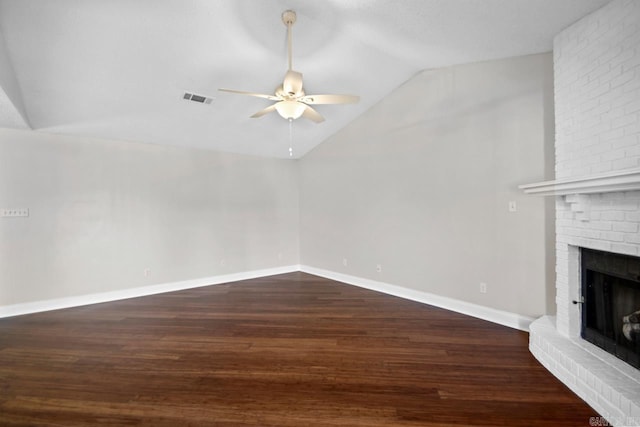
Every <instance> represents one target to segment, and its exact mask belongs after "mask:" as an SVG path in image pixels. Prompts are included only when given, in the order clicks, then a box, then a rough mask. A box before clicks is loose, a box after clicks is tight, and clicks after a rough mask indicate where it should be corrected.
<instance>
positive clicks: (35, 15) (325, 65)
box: [0, 0, 609, 158]
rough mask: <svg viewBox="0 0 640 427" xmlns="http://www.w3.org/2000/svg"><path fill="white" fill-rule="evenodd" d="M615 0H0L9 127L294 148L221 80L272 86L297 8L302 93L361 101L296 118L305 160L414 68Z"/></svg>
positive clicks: (242, 147) (548, 43) (535, 36)
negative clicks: (287, 22) (319, 118)
mask: <svg viewBox="0 0 640 427" xmlns="http://www.w3.org/2000/svg"><path fill="white" fill-rule="evenodd" d="M608 1H609V0H402V1H398V0H379V1H373V0H325V1H310V0H306V1H303V0H288V1H285V0H215V1H211V0H0V35H1V36H2V37H1V38H2V39H1V40H0V89H1V90H0V127H10V128H31V129H34V130H37V131H41V132H51V133H60V134H69V135H81V136H91V137H102V138H110V139H118V140H129V141H138V142H147V143H154V144H165V145H172V146H183V147H196V148H203V149H212V150H221V151H228V152H236V153H244V154H254V155H260V156H269V157H282V158H285V157H288V154H289V153H288V147H289V124H288V123H287V121H286V120H284V119H282V118H281V117H279V116H278V115H277V114H275V113H273V114H270V115H267V116H264V117H262V118H259V119H251V118H249V116H250V115H252V114H253V113H255V112H257V111H259V110H261V109H263V108H265V107H266V106H267V105H269V101H267V100H264V99H259V98H250V97H244V96H240V95H234V94H229V93H223V92H218V91H217V89H218V88H221V87H225V88H233V89H240V90H247V91H254V92H261V93H272V92H273V91H274V89H275V88H276V86H278V84H280V83H281V82H282V79H283V76H284V73H285V71H286V68H287V61H286V27H285V26H284V25H283V23H282V21H281V19H280V15H281V13H282V12H283V11H284V10H286V9H293V10H295V11H296V12H297V15H298V20H297V23H296V24H295V25H294V27H293V53H294V58H293V68H294V69H296V70H298V71H300V72H302V73H303V74H304V84H305V90H306V91H307V93H347V94H355V95H360V97H361V101H360V103H359V104H356V105H343V106H325V105H320V106H317V108H316V109H317V110H318V111H319V112H320V113H321V114H323V115H324V116H325V118H326V121H325V122H323V123H321V124H314V123H312V122H309V121H307V120H304V119H298V120H296V121H295V122H294V123H293V135H292V136H293V146H294V154H295V157H301V156H303V155H304V154H305V153H307V152H308V151H309V150H311V149H312V148H313V147H314V146H316V145H317V144H319V143H321V142H322V141H323V140H325V139H326V138H328V137H329V136H331V135H332V134H334V133H335V132H337V131H338V130H339V129H340V128H342V127H344V126H345V125H346V124H347V123H349V122H350V121H352V120H354V119H355V118H356V117H357V116H358V115H360V114H362V113H363V112H364V111H365V110H367V109H368V108H370V107H371V106H373V105H374V104H375V103H376V102H378V101H379V100H380V99H381V98H383V97H384V96H385V95H387V94H388V93H390V92H391V91H392V90H393V89H394V88H396V87H398V86H399V85H400V84H402V83H403V82H404V81H406V80H407V79H409V78H410V77H412V76H413V75H414V74H416V73H417V72H418V71H420V70H423V69H426V68H437V67H444V66H449V65H454V64H460V63H468V62H475V61H482V60H489V59H497V58H504V57H510V56H519V55H526V54H532V53H540V52H547V51H550V50H551V49H552V40H553V37H554V36H555V35H556V34H557V33H558V32H560V31H561V30H562V29H563V28H565V27H567V26H568V25H570V24H571V23H573V22H575V21H576V20H578V19H580V18H581V17H583V16H585V15H586V14H588V13H589V12H591V11H593V10H595V9H597V8H599V7H601V6H603V5H604V4H606V3H608ZM184 92H192V93H196V94H201V95H206V96H210V97H213V98H214V100H213V102H212V103H211V104H209V105H206V104H200V103H197V102H192V101H186V100H183V94H184ZM428 96H429V94H428V93H421V94H416V100H417V101H418V100H419V98H420V97H428Z"/></svg>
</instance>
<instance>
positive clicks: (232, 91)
mask: <svg viewBox="0 0 640 427" xmlns="http://www.w3.org/2000/svg"><path fill="white" fill-rule="evenodd" d="M218 90H219V91H221V92H229V93H237V94H240V95H248V96H255V97H256V98H264V99H269V100H271V101H282V100H281V99H280V98H279V97H277V96H274V95H265V94H264V93H254V92H245V91H242V90H233V89H218Z"/></svg>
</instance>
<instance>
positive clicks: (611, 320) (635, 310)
mask: <svg viewBox="0 0 640 427" xmlns="http://www.w3.org/2000/svg"><path fill="white" fill-rule="evenodd" d="M581 255H582V256H581V258H582V298H583V307H582V338H584V339H585V340H587V341H589V342H591V343H593V344H595V345H597V346H598V347H601V348H603V349H604V350H606V351H608V352H609V353H611V354H613V355H615V356H616V357H618V358H620V359H622V360H624V361H625V362H627V363H629V364H630V365H632V366H635V367H636V368H640V258H636V257H632V256H627V255H619V254H614V253H610V252H601V251H594V250H591V249H585V248H583V249H582V251H581Z"/></svg>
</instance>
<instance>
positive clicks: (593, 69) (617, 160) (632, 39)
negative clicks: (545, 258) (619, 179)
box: [554, 0, 640, 336]
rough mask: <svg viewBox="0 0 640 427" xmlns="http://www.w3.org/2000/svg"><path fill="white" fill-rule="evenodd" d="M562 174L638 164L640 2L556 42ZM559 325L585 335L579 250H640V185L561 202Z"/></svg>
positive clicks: (611, 8) (617, 4) (612, 8)
mask: <svg viewBox="0 0 640 427" xmlns="http://www.w3.org/2000/svg"><path fill="white" fill-rule="evenodd" d="M554 78H555V82H554V84H555V90H554V92H555V112H556V178H567V177H576V176H584V175H591V174H597V173H602V172H610V171H617V170H624V169H629V168H637V167H639V166H640V1H638V0H613V1H612V2H611V3H610V4H608V5H607V6H605V7H603V8H602V9H600V10H598V11H596V12H595V13H593V14H591V15H589V16H587V17H585V18H584V19H582V20H580V21H578V22H577V23H575V24H574V25H572V26H571V27H569V28H568V29H566V30H565V31H563V32H562V33H560V34H559V35H558V36H557V37H556V38H555V40H554ZM556 243H557V245H556V252H557V253H556V272H557V279H556V288H557V297H556V303H557V314H558V330H559V331H560V332H561V333H563V334H565V335H570V336H576V335H578V334H579V330H580V329H579V328H580V319H579V310H578V308H577V307H576V306H574V305H572V303H571V301H572V300H574V299H577V298H578V295H579V277H574V276H575V272H576V271H577V269H578V266H577V265H576V256H577V251H576V252H571V248H572V247H587V248H591V249H599V250H604V251H610V252H617V253H622V254H627V255H635V256H640V191H631V192H619V193H605V194H593V195H570V196H565V197H558V199H557V201H556Z"/></svg>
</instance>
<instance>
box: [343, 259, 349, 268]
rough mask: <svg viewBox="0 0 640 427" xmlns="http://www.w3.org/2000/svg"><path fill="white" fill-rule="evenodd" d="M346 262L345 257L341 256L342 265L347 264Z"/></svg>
mask: <svg viewBox="0 0 640 427" xmlns="http://www.w3.org/2000/svg"><path fill="white" fill-rule="evenodd" d="M347 264H348V262H347V259H346V258H342V265H344V266H345V267H346V266H347Z"/></svg>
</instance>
